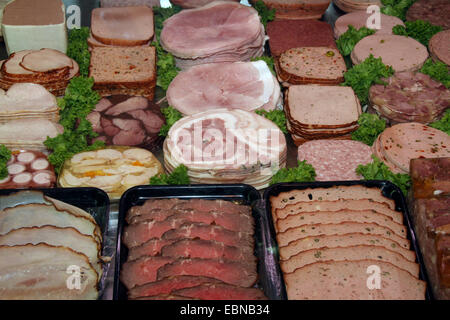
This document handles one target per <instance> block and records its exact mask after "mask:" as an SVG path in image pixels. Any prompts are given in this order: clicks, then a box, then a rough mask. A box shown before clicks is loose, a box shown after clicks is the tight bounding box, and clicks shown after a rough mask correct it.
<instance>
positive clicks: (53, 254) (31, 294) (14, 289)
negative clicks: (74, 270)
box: [0, 244, 98, 300]
mask: <svg viewBox="0 0 450 320" xmlns="http://www.w3.org/2000/svg"><path fill="white" fill-rule="evenodd" d="M70 266H77V267H78V268H79V270H80V274H81V278H80V280H81V282H80V285H81V287H80V290H70V289H68V288H67V279H68V277H69V275H70V274H68V273H67V270H68V268H69V267H70ZM0 296H1V297H2V299H7V300H40V299H49V300H57V299H61V300H66V299H80V300H84V299H97V297H98V290H97V273H96V272H95V270H94V269H93V268H92V266H91V265H90V264H89V261H88V259H87V257H86V256H85V255H83V254H80V253H77V252H75V251H73V250H71V249H69V248H65V247H53V246H49V245H46V244H38V245H31V244H27V245H23V246H11V247H10V246H0Z"/></svg>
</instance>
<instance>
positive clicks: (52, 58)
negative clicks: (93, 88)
mask: <svg viewBox="0 0 450 320" xmlns="http://www.w3.org/2000/svg"><path fill="white" fill-rule="evenodd" d="M0 65H1V68H0V88H1V89H4V90H7V89H9V88H10V87H11V86H12V85H14V84H15V83H22V82H31V83H36V84H41V85H42V86H44V87H45V88H46V89H47V90H48V91H50V92H51V93H52V94H54V95H55V96H62V95H64V91H65V90H66V87H67V85H68V84H69V81H70V80H71V79H72V78H73V77H75V76H77V75H78V74H79V66H78V63H77V62H76V61H75V60H73V59H71V58H69V57H68V56H66V55H65V54H64V53H62V52H60V51H57V50H54V49H41V50H23V51H19V52H15V53H13V54H11V55H10V56H9V58H8V59H7V60H4V61H2V62H0Z"/></svg>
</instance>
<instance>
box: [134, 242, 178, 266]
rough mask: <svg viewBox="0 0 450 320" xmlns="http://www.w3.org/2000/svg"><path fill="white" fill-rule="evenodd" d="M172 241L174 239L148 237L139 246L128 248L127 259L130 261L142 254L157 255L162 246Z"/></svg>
mask: <svg viewBox="0 0 450 320" xmlns="http://www.w3.org/2000/svg"><path fill="white" fill-rule="evenodd" d="M173 242H175V240H162V239H158V238H153V239H150V240H148V241H147V242H145V243H143V244H141V245H139V246H136V247H132V248H130V250H129V251H128V258H127V259H128V261H132V260H136V259H137V258H139V257H142V256H156V255H159V254H160V253H161V249H162V248H163V247H164V246H167V245H169V244H172V243H173Z"/></svg>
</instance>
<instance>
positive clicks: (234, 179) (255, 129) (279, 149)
mask: <svg viewBox="0 0 450 320" xmlns="http://www.w3.org/2000/svg"><path fill="white" fill-rule="evenodd" d="M286 152H287V150H286V140H285V137H284V134H283V133H282V132H281V130H280V129H279V128H278V127H277V126H276V125H275V124H274V123H273V122H272V121H270V120H267V119H266V118H264V117H262V116H259V115H257V114H255V113H251V112H248V111H244V110H239V109H234V110H228V109H217V110H212V111H206V112H202V113H198V114H196V115H193V116H188V117H184V118H182V119H180V120H179V121H177V122H176V123H175V124H174V125H173V126H172V127H171V128H170V130H169V134H168V136H167V138H166V140H165V142H164V162H165V167H166V169H167V170H168V171H169V172H172V171H173V170H174V169H175V168H176V167H178V166H179V165H181V164H183V165H185V166H186V167H187V168H188V175H189V177H190V179H191V183H218V182H220V183H238V182H240V183H247V184H251V185H253V186H254V187H255V188H257V189H261V188H264V187H265V186H267V185H268V184H269V180H270V179H271V177H272V174H273V173H271V171H270V170H265V169H269V168H271V167H272V166H277V167H284V166H285V161H286ZM272 172H273V170H272Z"/></svg>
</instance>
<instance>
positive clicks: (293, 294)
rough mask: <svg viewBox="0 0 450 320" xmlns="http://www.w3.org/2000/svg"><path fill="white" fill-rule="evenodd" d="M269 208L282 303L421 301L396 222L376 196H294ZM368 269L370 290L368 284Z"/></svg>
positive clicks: (351, 189) (306, 192)
mask: <svg viewBox="0 0 450 320" xmlns="http://www.w3.org/2000/svg"><path fill="white" fill-rule="evenodd" d="M270 202H271V208H272V217H273V222H274V226H275V229H276V238H277V243H278V247H279V253H280V266H281V270H282V272H283V277H284V281H285V284H286V292H287V296H288V299H289V300H305V299H307V300H328V299H331V300H350V299H362V300H378V299H394V300H395V299H408V300H410V299H421V300H423V299H425V289H426V283H425V282H424V281H422V280H419V270H420V268H419V264H418V263H416V262H415V260H416V255H415V252H414V251H412V250H410V241H409V240H408V239H407V227H406V225H405V224H404V221H403V215H402V213H401V212H399V211H396V206H395V202H394V201H393V200H392V199H389V198H386V197H385V196H384V195H383V193H382V191H381V189H379V188H368V187H365V186H363V185H353V186H343V185H337V186H332V187H329V188H306V189H298V190H296V189H293V190H290V191H287V192H282V193H280V194H279V195H278V196H272V197H271V198H270ZM373 265H375V266H378V268H380V269H381V272H380V277H381V279H380V282H381V283H382V286H381V287H380V288H379V289H376V290H371V289H370V287H369V286H368V285H367V283H368V282H367V277H368V276H367V270H369V269H368V267H369V266H373Z"/></svg>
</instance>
